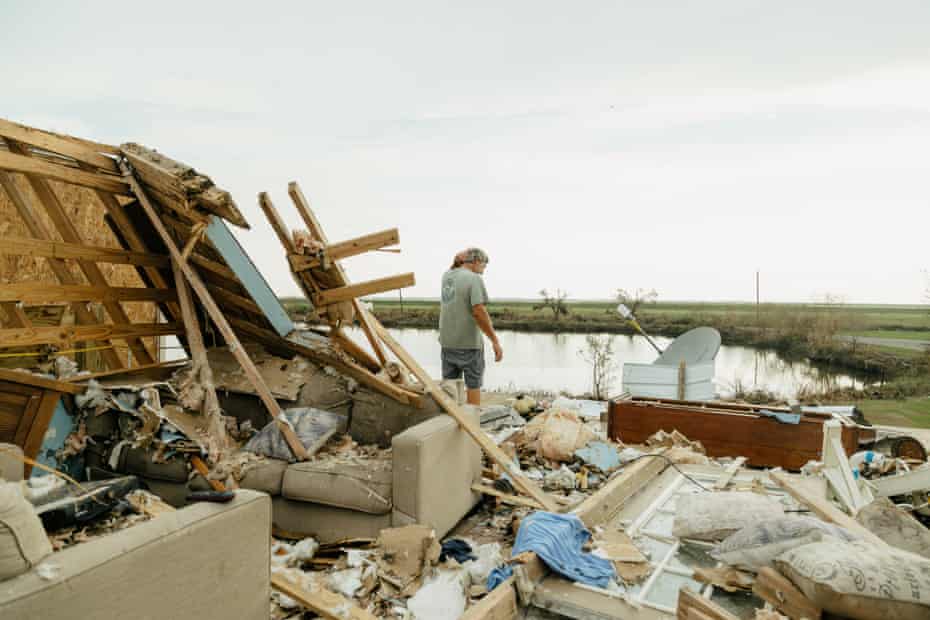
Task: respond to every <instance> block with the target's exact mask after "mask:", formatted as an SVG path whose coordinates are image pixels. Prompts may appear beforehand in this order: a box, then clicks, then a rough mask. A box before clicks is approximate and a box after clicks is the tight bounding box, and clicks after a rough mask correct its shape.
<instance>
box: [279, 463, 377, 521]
mask: <svg viewBox="0 0 930 620" xmlns="http://www.w3.org/2000/svg"><path fill="white" fill-rule="evenodd" d="M391 482H392V475H391V460H390V458H384V459H377V458H371V459H369V458H340V459H335V458H334V459H324V460H320V461H306V462H303V463H294V464H292V465H289V466H288V468H287V470H286V471H285V472H284V480H283V481H282V483H281V495H282V496H283V497H285V498H287V499H290V500H296V501H303V502H314V503H317V504H324V505H326V506H333V507H335V508H348V509H350V510H358V511H361V512H367V513H369V514H375V515H381V514H387V513H390V512H391V506H392V504H393V502H392V500H391Z"/></svg>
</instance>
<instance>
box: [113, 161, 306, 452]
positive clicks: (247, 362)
mask: <svg viewBox="0 0 930 620" xmlns="http://www.w3.org/2000/svg"><path fill="white" fill-rule="evenodd" d="M122 166H123V173H124V175H125V178H126V179H127V180H128V181H129V184H130V185H131V186H132V189H133V192H134V193H135V194H136V197H137V198H138V200H139V204H140V205H142V209H143V210H144V211H145V214H146V215H147V216H148V218H149V220H150V221H151V223H152V226H153V227H154V228H155V231H156V232H157V233H158V235H159V236H160V237H161V239H162V242H163V243H164V244H165V247H167V248H168V252H169V253H170V254H171V258H172V259H173V261H174V263H176V264H177V265H178V268H179V269H180V271H181V274H182V275H183V276H184V278H185V279H186V280H187V282H188V283H189V284H190V286H191V288H192V289H193V290H194V293H196V295H197V297H198V298H199V299H200V303H201V304H202V305H203V308H204V310H206V312H207V315H208V316H209V317H210V319H211V320H212V321H213V324H214V325H216V328H217V329H218V330H219V332H220V334H221V335H222V336H223V339H224V340H225V341H226V344H227V346H229V349H230V352H231V353H232V354H233V357H235V358H236V361H238V362H239V365H240V366H241V367H242V370H243V372H244V373H245V375H246V377H247V378H248V379H249V382H250V383H251V384H252V387H254V388H255V391H256V392H257V393H258V396H259V398H260V399H261V401H262V403H263V404H264V405H265V408H266V409H267V410H268V413H269V414H270V415H271V417H272V418H274V419H275V420H276V421H277V422H278V429H279V430H280V431H281V434H282V435H283V436H284V439H285V440H286V441H287V444H288V446H289V447H290V448H291V451H292V452H293V453H294V456H295V457H296V458H297V459H298V460H306V459H307V451H306V449H305V448H304V446H303V444H302V443H301V442H300V439H298V437H297V434H296V433H295V432H294V429H293V428H292V427H291V426H290V424H288V422H287V420H285V418H284V415H283V414H282V412H281V407H280V406H279V405H278V401H276V400H275V398H274V396H273V395H272V394H271V391H270V390H269V389H268V386H267V385H266V384H265V381H264V379H262V376H261V374H260V373H259V372H258V369H257V368H256V367H255V364H254V363H253V362H252V360H251V358H250V357H249V356H248V354H247V353H246V352H245V350H244V349H243V348H242V343H240V342H239V338H238V337H237V336H236V333H235V332H234V331H233V329H232V327H230V325H229V322H228V321H227V320H226V317H225V315H224V314H223V311H222V310H221V309H220V308H219V306H217V305H216V302H215V301H213V297H212V296H211V295H210V292H209V291H208V290H207V287H206V285H204V283H203V281H202V280H201V279H200V276H199V275H198V274H197V272H196V271H195V270H194V269H193V268H192V267H191V266H190V265H188V264H187V262H186V261H184V260H183V259H182V257H181V251H180V250H179V249H178V247H177V245H175V243H174V240H173V239H172V238H171V235H170V234H169V233H168V230H167V229H166V228H165V225H164V224H162V222H161V220H160V219H159V217H158V213H157V212H156V210H155V207H154V206H153V205H152V203H151V202H150V201H149V199H148V195H147V194H146V192H145V190H144V189H143V187H142V185H141V184H140V183H139V181H138V180H137V179H136V178H135V176H133V173H132V172H131V170H130V169H129V167H128V165H126V164H125V163H124V164H122Z"/></svg>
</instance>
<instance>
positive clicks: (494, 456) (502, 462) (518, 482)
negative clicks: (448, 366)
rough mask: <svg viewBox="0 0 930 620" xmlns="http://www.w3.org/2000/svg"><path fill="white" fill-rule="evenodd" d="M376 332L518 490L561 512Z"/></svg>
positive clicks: (398, 349) (390, 338)
mask: <svg viewBox="0 0 930 620" xmlns="http://www.w3.org/2000/svg"><path fill="white" fill-rule="evenodd" d="M374 328H375V330H376V331H377V333H378V336H380V338H381V340H382V341H384V344H386V345H387V347H388V348H389V349H390V350H391V351H392V352H393V353H394V355H396V356H397V358H398V359H399V360H400V361H401V362H402V363H403V364H404V365H405V366H406V367H407V368H409V369H410V371H411V372H413V374H414V375H415V376H416V377H417V379H419V380H420V382H421V383H422V384H423V386H424V387H425V388H426V391H427V392H429V394H430V395H431V396H432V397H433V398H434V399H436V402H437V403H439V405H440V406H441V407H442V408H443V409H444V410H445V411H446V413H448V414H449V415H451V416H452V417H453V418H455V420H456V421H457V422H458V423H459V426H461V427H462V429H463V430H464V431H465V432H466V433H468V435H469V436H470V437H471V438H472V439H473V440H475V442H477V444H478V445H479V446H481V449H482V450H484V452H485V454H487V455H488V457H490V459H491V460H492V461H494V462H495V463H497V465H498V466H500V467H501V468H502V469H503V470H504V471H505V472H507V474H508V475H509V476H510V478H511V480H512V481H513V484H514V486H515V487H517V488H518V489H519V490H520V491H522V492H523V493H525V494H526V495H529V496H530V497H532V498H533V499H535V500H536V501H537V502H539V503H540V504H541V505H542V506H543V507H544V508H545V509H546V510H548V511H550V512H558V510H559V508H558V505H557V504H556V503H555V501H554V500H553V499H552V498H551V497H550V496H549V495H548V494H547V493H545V492H544V491H543V490H542V489H540V488H539V487H538V486H537V485H536V483H534V482H533V481H532V480H530V479H529V478H527V477H526V476H525V475H524V474H523V472H521V471H520V468H519V467H518V466H516V465H514V463H513V460H512V459H511V458H510V456H508V455H507V453H505V452H504V451H503V450H501V449H500V448H499V447H498V445H497V444H495V443H494V442H493V441H492V440H491V438H490V437H488V436H487V434H485V432H484V431H483V430H481V427H480V426H478V424H477V423H476V422H475V421H474V420H473V419H472V418H471V416H469V415H468V413H466V412H465V410H464V409H462V408H461V407H460V406H459V404H458V403H456V402H455V401H454V400H452V399H451V398H450V397H449V395H448V394H446V392H445V390H443V389H442V388H441V387H439V384H438V383H436V382H435V381H433V379H432V377H430V376H429V373H427V372H426V371H425V370H424V369H423V367H422V366H420V364H419V363H418V362H417V361H416V360H415V359H414V358H413V356H411V355H410V354H409V353H407V351H406V349H404V348H403V347H402V346H400V344H399V343H398V342H397V341H396V340H394V337H393V336H391V335H390V334H389V333H388V332H387V330H386V329H384V326H383V325H381V324H380V323H378V322H377V321H375V322H374Z"/></svg>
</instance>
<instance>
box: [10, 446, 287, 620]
mask: <svg viewBox="0 0 930 620" xmlns="http://www.w3.org/2000/svg"><path fill="white" fill-rule="evenodd" d="M2 461H3V459H0V471H3V473H4V474H5V475H6V476H7V479H15V478H17V477H21V476H22V468H21V467H20V468H19V471H18V472H16V471H15V469H16V468H15V463H12V464H11V463H10V462H9V461H7V462H6V463H3V462H2ZM270 534H271V500H270V498H269V497H268V496H267V495H265V494H264V493H259V492H256V491H251V490H240V491H238V492H237V494H236V498H235V499H234V500H233V501H232V502H230V503H228V504H207V503H202V504H194V505H191V506H187V507H185V508H182V509H180V510H178V511H177V512H173V513H165V514H162V515H159V516H157V517H155V518H153V519H152V520H150V521H147V522H145V523H139V524H137V525H135V526H133V527H130V528H127V529H125V530H121V531H118V532H113V533H112V534H109V535H107V536H103V537H100V538H96V539H93V540H90V541H88V542H85V543H82V544H79V545H76V546H74V547H70V548H68V549H64V550H62V551H59V552H56V553H53V554H52V555H51V556H49V557H48V558H46V559H45V560H43V562H42V564H44V565H48V566H49V567H50V569H51V571H50V574H51V575H52V576H51V578H42V577H40V576H39V574H38V573H37V572H36V571H35V570H32V571H29V572H27V573H24V574H22V575H19V576H17V577H13V578H12V579H8V580H6V581H0V618H3V620H36V619H39V618H41V619H42V620H72V619H73V618H94V619H95V620H108V619H114V620H115V619H120V620H123V619H125V618H134V619H137V620H142V619H152V620H156V619H157V620H164V618H197V619H198V620H228V619H229V618H242V619H254V620H259V619H261V620H266V619H267V618H268V598H269V596H270V591H269V587H270V586H269V578H270V577H269V553H270V551H269V550H270V547H269V544H268V540H269V536H270Z"/></svg>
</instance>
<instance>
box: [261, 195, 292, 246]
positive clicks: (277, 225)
mask: <svg viewBox="0 0 930 620" xmlns="http://www.w3.org/2000/svg"><path fill="white" fill-rule="evenodd" d="M258 206H260V207H261V208H262V212H263V213H264V214H265V218H266V219H267V220H268V223H269V224H270V225H271V230H273V231H274V234H275V235H277V237H278V241H280V242H281V245H283V246H284V249H285V250H286V251H287V253H288V255H291V254H296V252H297V247H296V246H295V245H294V238H293V237H291V232H290V230H288V228H287V224H285V223H284V220H283V219H281V214H280V213H278V210H277V209H275V206H274V204H273V203H272V202H271V198H270V197H269V196H268V192H260V193H259V194H258Z"/></svg>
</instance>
